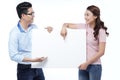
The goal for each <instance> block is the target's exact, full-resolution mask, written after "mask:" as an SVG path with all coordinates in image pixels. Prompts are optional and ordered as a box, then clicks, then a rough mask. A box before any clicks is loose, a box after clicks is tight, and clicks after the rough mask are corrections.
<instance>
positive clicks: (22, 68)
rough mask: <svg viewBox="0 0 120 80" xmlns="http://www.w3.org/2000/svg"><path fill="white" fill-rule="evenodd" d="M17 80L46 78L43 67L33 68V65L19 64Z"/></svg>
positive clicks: (41, 79) (42, 79)
mask: <svg viewBox="0 0 120 80" xmlns="http://www.w3.org/2000/svg"><path fill="white" fill-rule="evenodd" d="M17 80H45V77H44V73H43V70H42V68H31V65H30V64H29V65H25V64H18V65H17Z"/></svg>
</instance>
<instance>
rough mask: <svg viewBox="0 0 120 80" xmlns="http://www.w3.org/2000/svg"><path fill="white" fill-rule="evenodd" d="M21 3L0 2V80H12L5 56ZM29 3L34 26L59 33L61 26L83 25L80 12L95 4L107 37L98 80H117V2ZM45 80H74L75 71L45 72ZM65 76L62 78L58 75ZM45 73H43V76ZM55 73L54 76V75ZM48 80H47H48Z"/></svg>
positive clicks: (59, 0)
mask: <svg viewBox="0 0 120 80" xmlns="http://www.w3.org/2000/svg"><path fill="white" fill-rule="evenodd" d="M21 1H23V0H11V1H10V0H3V1H0V10H1V11H0V27H1V29H0V63H1V65H0V74H1V76H0V80H2V79H4V80H7V79H10V80H16V63H15V62H13V61H11V60H10V58H9V55H8V35H9V31H10V29H11V28H13V27H14V25H16V24H17V22H18V20H19V19H18V16H17V14H16V10H15V9H16V5H17V4H18V3H19V2H21ZM28 1H31V2H32V3H33V8H34V10H35V16H36V17H35V24H37V25H38V26H39V27H40V28H44V27H46V26H47V25H50V26H53V27H54V30H56V29H60V28H61V26H62V23H64V22H75V23H79V22H84V11H85V9H86V7H87V6H89V5H92V4H95V5H97V6H98V7H100V9H101V19H102V20H103V21H104V22H105V25H106V26H107V27H108V31H109V33H110V36H109V37H108V38H107V45H106V52H105V55H104V56H103V57H102V65H103V74H102V80H116V79H117V80H119V79H120V78H119V74H118V73H119V72H120V69H119V67H120V65H119V62H118V61H119V53H120V51H119V48H118V46H119V44H120V43H119V41H120V38H119V34H120V31H119V29H120V28H119V27H120V24H119V19H120V16H119V15H120V11H119V2H118V0H111V1H107V0H106V1H105V0H104V1H103V0H28ZM45 71H47V74H49V75H46V76H49V77H50V76H53V74H54V76H55V77H56V78H57V77H58V79H57V80H61V79H63V80H67V79H66V78H68V77H66V76H68V75H67V74H68V73H70V74H69V75H72V76H71V78H69V80H77V70H76V69H75V70H74V69H69V70H68V69H56V68H54V69H45ZM65 71H70V72H68V73H67V72H65ZM63 72H64V73H65V74H66V75H62V73H63ZM45 73H46V72H45ZM55 73H56V74H55ZM49 80H50V79H49Z"/></svg>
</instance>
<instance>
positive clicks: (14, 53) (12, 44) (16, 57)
mask: <svg viewBox="0 0 120 80" xmlns="http://www.w3.org/2000/svg"><path fill="white" fill-rule="evenodd" d="M17 37H18V35H17V33H16V32H15V31H13V32H12V31H11V32H10V34H9V42H8V49H9V56H10V58H11V60H13V61H16V62H18V63H19V62H22V60H23V58H24V56H22V55H20V53H19V52H18V38H17Z"/></svg>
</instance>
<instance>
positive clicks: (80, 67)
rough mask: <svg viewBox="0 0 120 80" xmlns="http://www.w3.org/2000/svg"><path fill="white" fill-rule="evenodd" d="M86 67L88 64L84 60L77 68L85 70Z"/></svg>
mask: <svg viewBox="0 0 120 80" xmlns="http://www.w3.org/2000/svg"><path fill="white" fill-rule="evenodd" d="M87 67H88V64H87V63H86V62H85V63H82V64H81V65H80V66H79V69H80V70H86V69H87Z"/></svg>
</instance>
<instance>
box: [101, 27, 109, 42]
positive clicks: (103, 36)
mask: <svg viewBox="0 0 120 80" xmlns="http://www.w3.org/2000/svg"><path fill="white" fill-rule="evenodd" d="M106 36H107V35H106V32H105V30H104V29H100V31H99V42H106Z"/></svg>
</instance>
